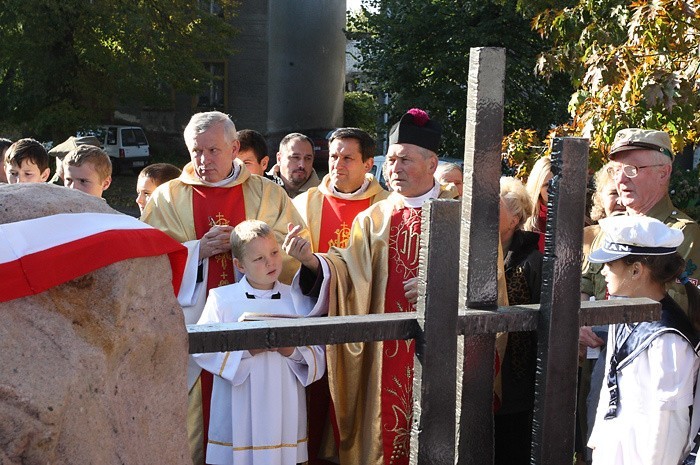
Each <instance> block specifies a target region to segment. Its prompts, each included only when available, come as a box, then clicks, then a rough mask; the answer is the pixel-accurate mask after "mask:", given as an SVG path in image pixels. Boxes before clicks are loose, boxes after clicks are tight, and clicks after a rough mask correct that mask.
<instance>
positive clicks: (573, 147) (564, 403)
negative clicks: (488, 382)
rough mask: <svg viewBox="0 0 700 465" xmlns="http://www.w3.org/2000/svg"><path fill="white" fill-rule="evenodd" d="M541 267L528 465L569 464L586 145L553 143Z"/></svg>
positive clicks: (575, 141)
mask: <svg viewBox="0 0 700 465" xmlns="http://www.w3.org/2000/svg"><path fill="white" fill-rule="evenodd" d="M552 148H553V150H552V173H553V174H554V178H553V179H552V182H551V184H550V188H549V202H548V206H547V233H546V234H545V253H544V260H543V264H542V297H541V304H540V321H539V323H540V324H539V328H538V354H537V355H538V361H537V375H536V385H535V412H534V420H533V439H532V440H533V448H532V458H533V462H534V463H536V464H539V465H561V464H564V463H571V460H572V457H573V453H574V411H575V406H576V379H577V369H578V358H577V356H578V329H579V318H578V309H579V307H580V282H581V243H582V240H583V218H584V209H585V197H586V196H585V189H586V178H587V162H588V140H586V139H576V138H557V139H555V140H554V145H553V147H552Z"/></svg>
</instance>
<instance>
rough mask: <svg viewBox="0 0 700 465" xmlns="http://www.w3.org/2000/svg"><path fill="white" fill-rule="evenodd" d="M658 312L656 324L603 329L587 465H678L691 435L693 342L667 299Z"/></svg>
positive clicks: (694, 369) (687, 325)
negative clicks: (603, 354) (602, 376)
mask: <svg viewBox="0 0 700 465" xmlns="http://www.w3.org/2000/svg"><path fill="white" fill-rule="evenodd" d="M661 311H662V315H661V321H657V322H645V323H636V324H622V325H611V329H610V332H609V335H608V347H607V353H608V354H609V357H608V359H607V360H606V364H605V370H606V373H607V374H608V375H607V379H606V380H605V381H604V382H603V385H602V386H601V389H600V400H599V401H598V411H597V413H596V421H595V426H594V427H593V432H592V433H591V437H590V439H589V440H588V447H590V448H592V449H593V464H594V465H598V464H600V465H627V464H635V465H637V464H638V465H678V464H679V463H680V462H681V460H682V459H683V458H684V457H685V454H686V453H687V452H688V449H689V443H690V440H691V439H692V438H693V437H694V436H695V431H693V432H691V410H690V407H691V406H692V405H693V392H694V388H695V385H696V378H697V374H698V365H700V360H699V359H698V356H697V353H696V351H697V350H698V338H697V335H696V334H695V332H694V330H693V328H692V325H691V324H690V321H689V320H688V319H687V318H686V316H685V314H684V312H683V310H682V309H681V307H680V306H679V305H678V304H677V303H676V302H674V301H673V299H671V298H670V297H669V296H668V295H666V297H664V298H663V299H662V300H661ZM694 413H695V412H694ZM695 423H697V422H695Z"/></svg>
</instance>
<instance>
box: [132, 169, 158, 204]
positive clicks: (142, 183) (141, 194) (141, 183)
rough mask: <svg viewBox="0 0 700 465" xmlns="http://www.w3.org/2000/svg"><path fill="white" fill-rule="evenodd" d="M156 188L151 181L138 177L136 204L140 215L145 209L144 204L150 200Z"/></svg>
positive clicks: (144, 177) (147, 178)
mask: <svg viewBox="0 0 700 465" xmlns="http://www.w3.org/2000/svg"><path fill="white" fill-rule="evenodd" d="M156 187H158V186H156V183H155V182H153V179H151V178H149V177H146V176H139V178H138V180H137V181H136V194H137V195H136V203H137V204H138V206H139V209H140V210H141V213H143V209H144V208H146V204H147V203H148V201H149V200H150V198H151V194H152V193H153V191H154V190H156Z"/></svg>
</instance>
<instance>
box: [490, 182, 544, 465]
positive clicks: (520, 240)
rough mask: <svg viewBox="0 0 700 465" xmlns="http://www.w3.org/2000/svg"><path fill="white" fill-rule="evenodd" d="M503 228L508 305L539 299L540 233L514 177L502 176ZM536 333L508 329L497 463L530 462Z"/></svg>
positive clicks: (497, 422) (497, 425)
mask: <svg viewBox="0 0 700 465" xmlns="http://www.w3.org/2000/svg"><path fill="white" fill-rule="evenodd" d="M500 188H501V191H500V194H501V203H500V212H499V213H500V214H499V222H498V223H499V227H498V230H499V234H500V237H501V245H502V247H503V255H504V261H503V267H504V271H505V278H506V288H507V293H508V303H509V304H510V305H524V304H535V303H539V301H540V289H541V281H542V253H541V252H540V251H539V249H538V242H539V234H537V233H535V232H531V231H524V230H523V225H524V223H525V221H526V220H527V219H528V218H529V217H530V216H531V214H532V205H531V203H530V198H529V196H528V194H527V191H526V190H525V186H523V183H522V182H521V181H520V180H519V179H516V178H510V177H504V178H501V181H500ZM536 359H537V335H536V333H534V332H513V333H509V334H508V342H507V345H506V350H505V355H504V356H503V363H502V365H501V374H502V394H501V404H500V408H499V409H498V410H497V411H496V414H495V417H494V418H495V420H494V421H495V463H496V465H506V464H507V465H521V464H522V465H528V464H529V463H530V441H531V431H532V409H533V402H534V394H535V393H534V382H535V367H536Z"/></svg>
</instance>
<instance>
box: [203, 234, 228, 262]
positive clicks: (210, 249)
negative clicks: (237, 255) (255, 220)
mask: <svg viewBox="0 0 700 465" xmlns="http://www.w3.org/2000/svg"><path fill="white" fill-rule="evenodd" d="M231 231H233V228H232V227H231V226H219V225H217V226H212V227H211V229H210V230H209V231H207V232H206V233H205V234H204V236H202V238H201V239H200V240H199V259H200V260H203V259H205V258H209V257H212V256H214V255H218V254H220V253H225V252H228V251H230V250H231V245H230V237H231Z"/></svg>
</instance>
